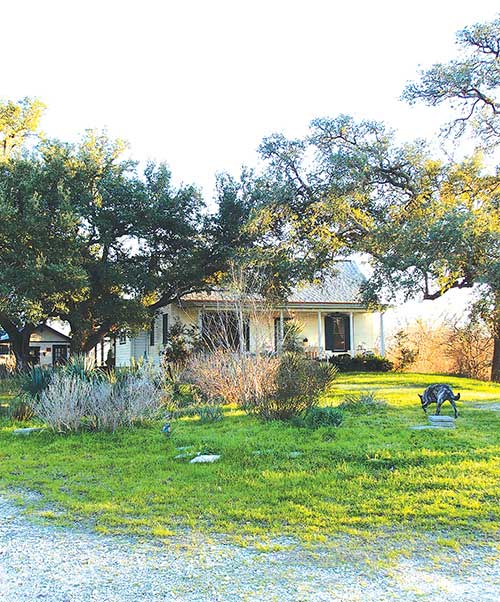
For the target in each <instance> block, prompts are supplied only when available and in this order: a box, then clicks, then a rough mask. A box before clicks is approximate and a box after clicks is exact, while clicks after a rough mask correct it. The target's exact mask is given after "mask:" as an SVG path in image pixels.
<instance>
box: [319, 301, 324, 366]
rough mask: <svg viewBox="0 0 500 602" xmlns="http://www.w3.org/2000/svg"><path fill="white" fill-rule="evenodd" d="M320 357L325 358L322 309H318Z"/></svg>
mask: <svg viewBox="0 0 500 602" xmlns="http://www.w3.org/2000/svg"><path fill="white" fill-rule="evenodd" d="M318 357H319V359H322V358H323V324H322V320H321V311H319V310H318Z"/></svg>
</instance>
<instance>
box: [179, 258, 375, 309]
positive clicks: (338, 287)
mask: <svg viewBox="0 0 500 602" xmlns="http://www.w3.org/2000/svg"><path fill="white" fill-rule="evenodd" d="M365 282H366V278H365V276H364V275H363V274H362V273H361V271H360V269H359V268H358V265H357V264H356V262H355V261H352V260H339V261H336V262H335V265H334V266H333V268H332V271H331V272H329V273H325V274H322V275H321V276H320V277H319V278H318V282H311V283H307V284H303V285H301V286H297V287H295V289H294V290H293V291H292V292H291V294H290V296H289V297H288V299H287V303H288V304H291V305H314V304H318V305H324V304H327V305H328V304H332V305H351V304H353V305H354V304H355V305H362V304H363V301H362V298H361V287H362V285H363V284H364V283H365ZM231 301H234V296H233V295H231V293H229V292H227V291H223V290H214V291H211V292H202V293H191V294H189V295H185V296H184V297H183V298H182V300H181V303H190V302H193V303H200V302H206V303H227V302H231Z"/></svg>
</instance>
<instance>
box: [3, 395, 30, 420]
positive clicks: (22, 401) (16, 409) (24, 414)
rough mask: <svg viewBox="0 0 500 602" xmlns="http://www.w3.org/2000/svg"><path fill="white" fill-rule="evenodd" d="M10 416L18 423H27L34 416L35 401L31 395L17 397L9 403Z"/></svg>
mask: <svg viewBox="0 0 500 602" xmlns="http://www.w3.org/2000/svg"><path fill="white" fill-rule="evenodd" d="M8 415H9V416H10V418H11V420H14V421H16V422H26V421H28V420H31V419H32V418H33V416H34V411H33V399H32V398H31V397H30V396H29V395H17V396H16V397H14V398H13V399H12V400H11V401H10V403H9V411H8Z"/></svg>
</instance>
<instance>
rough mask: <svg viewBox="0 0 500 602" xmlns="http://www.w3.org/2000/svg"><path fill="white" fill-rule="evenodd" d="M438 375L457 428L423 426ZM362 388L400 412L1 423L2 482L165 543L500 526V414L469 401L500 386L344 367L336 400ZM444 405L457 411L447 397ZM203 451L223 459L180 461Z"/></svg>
mask: <svg viewBox="0 0 500 602" xmlns="http://www.w3.org/2000/svg"><path fill="white" fill-rule="evenodd" d="M436 381H438V382H439V381H441V382H443V381H444V382H449V383H450V384H452V385H453V386H454V388H455V391H460V392H461V394H462V399H461V400H460V401H459V402H458V409H459V413H460V417H459V419H458V421H457V428H456V430H433V431H429V430H425V431H412V430H410V429H409V428H408V427H409V426H410V425H415V424H424V423H425V420H424V414H423V412H422V410H421V408H420V402H419V399H418V397H417V392H421V391H422V390H423V389H424V387H425V386H426V385H428V384H430V383H432V382H436ZM362 389H376V390H377V391H378V394H379V396H380V397H383V398H385V399H386V400H387V401H388V403H389V406H388V408H387V410H385V411H380V412H376V413H374V414H371V415H358V416H356V415H354V414H352V413H346V416H345V419H344V422H343V424H342V425H341V426H340V427H338V428H320V429H317V430H315V431H311V430H308V429H305V428H298V427H294V426H291V425H288V424H283V423H277V422H275V423H262V422H260V421H258V420H256V419H254V418H251V417H248V416H246V415H244V414H243V413H241V412H239V411H237V410H235V409H232V408H226V410H225V419H224V420H223V421H222V422H220V423H214V424H200V423H199V422H198V421H197V420H196V419H183V420H180V421H178V422H176V423H175V424H174V426H173V433H172V436H171V437H170V438H169V439H167V438H165V437H164V436H163V435H162V434H161V432H160V428H161V424H160V423H157V424H153V425H149V426H143V427H140V428H134V429H130V430H122V431H120V432H117V433H115V434H106V433H82V434H78V435H69V436H61V435H56V434H51V433H49V432H41V433H36V434H32V435H30V436H29V437H15V436H13V435H12V433H11V431H12V429H13V428H15V426H19V425H12V424H11V423H9V422H8V421H7V420H6V419H1V420H0V490H1V491H2V492H3V493H4V494H5V493H7V494H8V495H10V496H15V495H16V491H22V490H24V489H27V490H30V491H35V492H38V493H40V494H42V495H43V498H42V500H41V502H38V503H37V502H30V503H29V504H28V511H30V512H32V513H33V514H35V515H36V514H38V515H41V516H44V517H45V518H48V519H52V520H54V521H56V522H71V521H73V520H86V521H90V523H91V524H92V525H94V526H95V528H96V529H98V530H100V531H111V532H127V533H132V532H133V533H141V534H153V535H156V536H160V537H162V536H168V535H169V534H171V533H172V532H175V531H176V529H178V528H179V527H190V528H193V529H195V530H200V531H203V532H223V533H229V534H232V535H235V536H240V535H241V536H244V535H248V534H254V535H257V536H258V537H259V538H265V537H266V536H271V537H272V536H275V535H290V536H298V537H299V538H300V539H302V540H306V541H322V540H323V539H325V538H329V537H330V536H335V535H342V534H350V533H359V534H364V535H365V536H367V535H371V536H375V537H378V536H382V535H383V534H387V533H388V532H390V533H401V534H403V536H404V534H405V533H408V532H410V531H411V532H412V533H419V532H420V533H426V532H429V531H430V530H432V529H436V528H437V529H438V530H440V531H441V532H443V533H448V534H449V535H450V537H453V538H457V539H460V538H465V539H470V538H475V539H487V538H488V537H490V536H491V535H492V534H493V533H497V532H498V526H499V522H498V521H499V514H500V487H499V483H500V412H494V411H488V410H487V409H480V408H478V407H474V404H470V403H469V402H481V403H482V404H483V403H484V404H487V403H488V402H491V401H497V402H498V401H500V385H493V384H491V383H484V382H479V381H474V380H470V379H463V378H454V377H448V376H446V377H440V376H435V375H434V376H432V375H421V374H345V375H340V376H339V377H338V379H337V384H336V387H335V391H334V392H333V394H332V395H331V396H330V397H329V398H326V399H324V400H323V403H324V404H334V405H335V404H337V403H339V402H340V401H341V400H342V398H343V396H344V395H346V394H347V393H351V392H357V391H359V390H362ZM1 395H2V393H1V392H0V401H1ZM432 411H433V410H432ZM443 413H445V414H450V415H451V414H452V412H451V406H450V405H449V404H448V403H446V404H445V406H444V407H443ZM178 448H187V449H184V450H182V449H181V450H179V449H178ZM196 452H206V453H220V454H221V455H222V458H221V460H220V461H219V462H218V463H215V464H189V462H188V460H189V458H187V459H175V456H177V455H179V454H181V453H187V454H190V453H191V454H192V455H194V454H195V453H196ZM290 452H301V453H300V455H297V454H292V456H293V457H290V455H289V454H290ZM190 457H191V456H190ZM19 499H21V498H19Z"/></svg>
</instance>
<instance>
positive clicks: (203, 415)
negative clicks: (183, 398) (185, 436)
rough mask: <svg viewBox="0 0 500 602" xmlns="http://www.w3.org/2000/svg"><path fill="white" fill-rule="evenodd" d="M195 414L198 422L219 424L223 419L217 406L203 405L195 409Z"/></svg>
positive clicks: (222, 414)
mask: <svg viewBox="0 0 500 602" xmlns="http://www.w3.org/2000/svg"><path fill="white" fill-rule="evenodd" d="M194 413H195V414H197V415H198V417H199V419H200V422H220V421H221V420H222V419H223V418H224V412H223V411H222V409H221V407H220V406H219V405H203V406H197V407H195V411H194Z"/></svg>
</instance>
